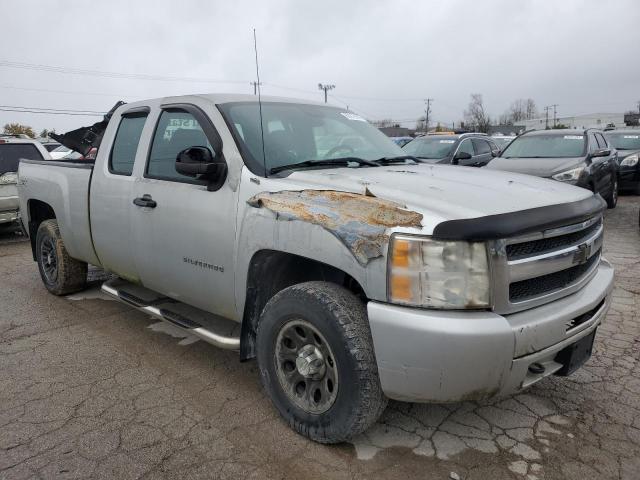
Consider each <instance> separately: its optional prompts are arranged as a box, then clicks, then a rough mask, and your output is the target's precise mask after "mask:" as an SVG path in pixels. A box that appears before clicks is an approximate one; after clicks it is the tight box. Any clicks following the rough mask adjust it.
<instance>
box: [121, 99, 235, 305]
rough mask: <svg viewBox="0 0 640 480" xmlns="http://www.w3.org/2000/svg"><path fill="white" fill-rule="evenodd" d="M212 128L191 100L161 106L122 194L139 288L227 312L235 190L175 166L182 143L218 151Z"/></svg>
mask: <svg viewBox="0 0 640 480" xmlns="http://www.w3.org/2000/svg"><path fill="white" fill-rule="evenodd" d="M212 133H214V134H215V135H217V132H216V131H215V127H214V125H213V124H212V123H211V121H210V119H209V118H208V117H207V116H206V114H205V113H204V112H202V111H201V110H200V109H199V108H197V107H196V106H194V105H184V104H181V105H177V106H163V107H162V110H161V112H160V115H159V118H158V120H157V123H156V127H155V131H154V132H153V137H152V141H151V145H150V147H149V151H148V153H147V156H146V165H145V167H144V171H143V172H142V173H141V175H140V176H139V178H138V179H137V181H136V182H135V184H134V185H133V196H132V197H133V198H131V200H130V201H129V204H130V206H131V207H130V208H131V209H132V211H133V217H132V220H133V221H132V226H133V231H134V242H133V245H131V248H133V249H135V252H136V259H137V262H138V273H139V275H140V280H141V282H142V284H143V285H144V286H145V287H147V288H150V289H152V290H155V291H157V292H159V293H161V294H164V295H167V296H169V297H171V298H174V299H176V300H179V301H182V302H185V303H187V304H189V305H193V306H195V307H198V308H201V309H203V310H207V311H209V312H212V313H215V314H218V315H222V316H225V317H227V318H230V317H231V318H232V317H233V316H234V315H235V306H234V276H233V272H234V265H233V258H234V240H235V216H236V205H237V195H236V193H235V192H233V191H232V190H231V188H230V187H229V185H228V182H227V181H225V183H224V184H223V185H222V187H221V188H219V189H218V190H216V191H208V190H207V182H206V181H201V180H196V179H194V178H192V177H188V176H185V175H182V174H180V173H178V172H177V171H176V169H175V161H176V157H177V155H178V153H179V152H180V151H182V150H184V149H186V148H190V147H194V146H201V147H207V148H209V149H210V150H211V151H212V153H213V154H214V155H221V153H220V152H221V151H222V150H221V149H220V152H214V149H213V148H212V144H213V145H215V144H216V141H215V139H214V138H212ZM134 199H135V200H138V202H137V203H138V204H137V205H134V203H133V200H134ZM144 199H146V200H147V201H145V200H144Z"/></svg>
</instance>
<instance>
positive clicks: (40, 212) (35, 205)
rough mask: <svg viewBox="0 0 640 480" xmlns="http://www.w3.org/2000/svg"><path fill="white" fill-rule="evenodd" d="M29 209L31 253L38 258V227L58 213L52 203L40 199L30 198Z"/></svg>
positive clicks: (34, 257) (34, 258)
mask: <svg viewBox="0 0 640 480" xmlns="http://www.w3.org/2000/svg"><path fill="white" fill-rule="evenodd" d="M27 208H28V209H29V225H28V228H29V239H30V240H31V253H32V254H33V260H36V234H37V233H38V227H39V226H40V224H41V223H42V222H44V221H45V220H49V219H51V218H56V214H55V212H54V211H53V208H51V205H49V204H48V203H44V202H42V201H40V200H29V202H28V203H27Z"/></svg>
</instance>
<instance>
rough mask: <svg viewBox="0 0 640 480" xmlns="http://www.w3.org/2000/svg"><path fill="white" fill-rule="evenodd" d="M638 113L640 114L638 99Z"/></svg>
mask: <svg viewBox="0 0 640 480" xmlns="http://www.w3.org/2000/svg"><path fill="white" fill-rule="evenodd" d="M638 114H640V100H638Z"/></svg>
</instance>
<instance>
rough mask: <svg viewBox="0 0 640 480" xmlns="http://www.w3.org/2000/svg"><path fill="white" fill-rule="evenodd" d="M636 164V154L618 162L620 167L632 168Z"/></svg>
mask: <svg viewBox="0 0 640 480" xmlns="http://www.w3.org/2000/svg"><path fill="white" fill-rule="evenodd" d="M637 163H638V154H637V153H634V154H633V155H629V156H628V157H626V158H625V159H624V160H622V161H621V162H620V166H621V167H634V166H635V165H636V164H637Z"/></svg>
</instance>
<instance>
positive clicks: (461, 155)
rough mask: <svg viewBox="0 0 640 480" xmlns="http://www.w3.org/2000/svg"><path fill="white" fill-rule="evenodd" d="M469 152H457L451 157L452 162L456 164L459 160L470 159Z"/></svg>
mask: <svg viewBox="0 0 640 480" xmlns="http://www.w3.org/2000/svg"><path fill="white" fill-rule="evenodd" d="M471 158H472V157H471V154H470V153H469V152H458V153H456V155H455V157H453V162H452V163H453V164H454V165H458V163H459V162H460V160H471Z"/></svg>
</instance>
